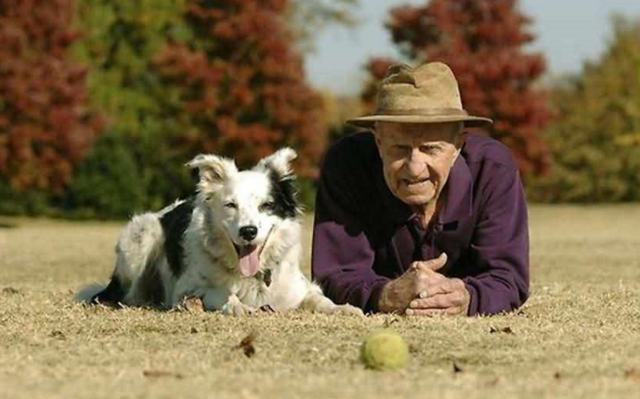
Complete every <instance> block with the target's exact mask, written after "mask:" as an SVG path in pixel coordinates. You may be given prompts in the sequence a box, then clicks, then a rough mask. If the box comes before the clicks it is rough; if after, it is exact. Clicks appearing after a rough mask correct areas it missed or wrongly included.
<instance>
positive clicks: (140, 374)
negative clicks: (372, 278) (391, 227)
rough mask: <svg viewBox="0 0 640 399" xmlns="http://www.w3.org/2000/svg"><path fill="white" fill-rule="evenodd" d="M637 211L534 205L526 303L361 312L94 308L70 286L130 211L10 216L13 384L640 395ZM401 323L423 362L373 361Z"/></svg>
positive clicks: (32, 394)
mask: <svg viewBox="0 0 640 399" xmlns="http://www.w3.org/2000/svg"><path fill="white" fill-rule="evenodd" d="M638 222H640V206H621V207H533V208H532V209H531V231H532V274H533V277H532V278H533V284H532V298H531V299H530V300H529V302H528V303H527V304H526V305H525V307H524V308H523V310H522V312H520V313H517V314H510V315H501V316H495V317H487V318H446V319H444V318H443V319H420V318H394V317H391V316H375V317H368V318H366V319H364V320H358V319H354V318H348V317H328V316H322V315H312V314H308V313H290V314H277V315H268V314H262V315H258V316H256V317H250V318H243V319H240V318H225V317H221V316H219V315H216V314H210V313H208V314H204V313H161V312H156V311H150V310H139V309H125V310H118V311H113V310H109V309H104V308H88V307H83V306H82V305H79V304H74V303H72V302H71V297H72V293H73V292H74V291H75V290H76V289H77V288H78V287H80V286H81V285H83V284H86V283H88V282H91V281H95V280H96V279H99V280H105V279H106V278H107V277H108V275H109V273H110V272H111V268H112V262H113V253H112V247H113V241H114V239H115V237H116V234H117V231H118V229H119V227H120V225H119V224H75V223H65V222H53V221H39V220H16V219H10V220H6V219H5V220H0V226H2V227H0V397H3V398H5V397H6V398H36V397H47V398H69V397H91V398H112V399H113V398H133V397H136V398H164V397H166V398H184V397H197V398H234V399H241V398H303V397H309V398H330V397H344V398H355V397H362V398H365V397H366V398H386V397H412V398H415V397H431V398H436V397H437V398H449V397H451V398H455V397H464V398H475V397H478V398H480V397H487V398H488V397H491V398H494V397H496V396H497V395H501V396H503V397H516V396H517V397H525V398H541V397H575V398H578V397H580V398H582V397H603V398H604V397H616V398H619V397H638V396H637V395H638V392H640V358H639V357H638V355H639V354H640V308H639V305H640V299H639V298H640V233H638V231H637V230H638V226H637V225H638ZM11 225H15V226H14V227H13V228H12V227H11ZM389 323H391V327H393V328H395V329H397V330H398V331H399V332H401V333H402V334H403V335H404V337H405V338H406V340H407V341H408V342H409V343H410V345H411V347H412V356H411V363H410V365H409V366H408V368H407V369H406V370H403V371H401V372H395V373H393V372H389V373H381V372H375V371H370V370H365V369H364V368H363V367H362V366H361V365H360V364H359V363H358V361H357V357H358V348H359V344H360V341H361V339H362V337H363V336H364V335H365V334H367V333H368V332H370V331H372V330H374V329H377V328H380V327H382V326H384V325H385V324H389ZM252 330H256V331H257V333H258V336H257V339H256V341H255V348H256V351H257V352H256V354H255V356H253V357H251V358H247V357H245V356H244V354H243V352H242V350H240V349H234V347H235V346H236V345H237V344H238V343H239V342H240V341H241V340H242V338H243V337H244V336H246V335H247V334H248V333H249V332H250V331H252ZM492 331H493V332H492ZM454 363H455V364H456V365H458V366H459V368H461V369H462V371H461V372H457V373H456V372H454V371H453V367H454V366H453V364H454Z"/></svg>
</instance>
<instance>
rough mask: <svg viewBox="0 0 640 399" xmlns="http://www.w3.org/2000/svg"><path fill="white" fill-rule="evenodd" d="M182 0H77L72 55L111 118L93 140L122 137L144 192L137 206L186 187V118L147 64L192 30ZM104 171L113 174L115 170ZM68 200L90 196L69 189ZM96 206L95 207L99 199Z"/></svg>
mask: <svg viewBox="0 0 640 399" xmlns="http://www.w3.org/2000/svg"><path fill="white" fill-rule="evenodd" d="M186 2H187V0H136V1H112V0H83V1H81V2H80V3H79V8H78V18H77V21H78V24H79V29H81V30H82V32H83V33H84V35H83V38H82V40H81V41H80V42H78V43H77V45H76V46H74V48H73V54H74V56H75V57H76V58H77V59H78V60H81V61H82V62H84V63H87V64H89V65H90V66H91V73H90V75H89V90H90V94H91V101H92V103H93V104H94V105H96V106H98V107H100V108H101V109H103V110H104V112H105V113H106V114H107V115H108V118H109V122H110V128H109V130H110V132H111V134H110V136H109V137H105V140H108V141H109V142H108V143H98V145H100V146H106V147H110V146H112V145H113V144H112V143H111V141H112V140H113V138H114V137H117V138H118V139H120V140H123V141H124V142H125V143H124V145H122V146H121V147H120V151H129V152H130V157H131V158H132V159H134V160H135V169H136V171H135V173H134V174H135V175H136V176H138V177H139V178H140V181H138V182H137V183H136V184H137V185H138V186H141V187H143V189H144V193H145V198H144V200H143V201H142V202H141V203H139V204H136V205H139V206H140V207H142V208H151V209H159V208H160V207H162V206H164V205H165V204H166V203H167V202H169V201H173V200H174V199H175V198H178V197H182V196H185V195H187V194H188V193H190V192H192V191H193V184H192V180H191V177H190V174H189V172H188V170H187V169H186V168H184V167H183V164H184V163H185V162H186V161H187V160H188V156H189V154H186V153H185V152H184V150H183V148H181V147H180V146H179V145H178V139H179V137H180V135H182V133H183V131H186V130H188V129H189V126H188V121H186V120H185V118H184V117H183V114H182V107H183V106H182V103H181V101H180V98H179V93H178V91H177V89H176V88H175V87H174V86H173V85H172V84H168V83H167V82H165V81H164V79H163V78H162V76H161V75H160V74H159V72H158V70H157V69H156V68H155V66H154V63H153V60H154V59H155V57H157V56H158V55H159V54H160V53H161V52H162V51H163V49H164V46H165V44H166V43H167V42H168V41H170V42H174V43H182V42H188V41H190V40H191V37H192V36H191V30H190V28H189V27H188V25H187V24H186V22H185V21H184V14H185V4H186ZM123 156H124V155H123ZM84 170H85V175H84V177H83V179H84V180H85V181H86V180H91V179H92V178H90V177H89V176H88V175H86V173H90V172H91V171H94V170H95V169H94V168H92V167H91V166H90V165H87V166H86V167H85V168H84ZM109 171H112V172H115V171H117V169H109ZM95 178H106V177H105V176H96V177H95ZM111 178H112V180H113V181H117V180H118V179H119V178H120V177H119V176H112V177H111ZM123 193H124V192H123ZM76 194H77V193H76ZM91 198H93V197H91ZM70 201H71V202H77V201H80V202H82V204H83V206H85V207H90V204H89V202H88V201H90V198H89V197H87V198H85V200H82V201H81V200H80V199H79V198H77V195H76V198H75V199H73V200H72V199H70ZM124 201H125V198H122V199H121V200H120V202H124ZM95 206H96V207H98V208H102V205H100V204H95ZM132 206H133V204H132Z"/></svg>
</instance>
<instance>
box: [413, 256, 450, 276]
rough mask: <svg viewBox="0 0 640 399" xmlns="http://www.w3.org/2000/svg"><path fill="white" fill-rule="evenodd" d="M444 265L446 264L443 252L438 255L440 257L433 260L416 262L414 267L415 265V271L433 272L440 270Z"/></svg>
mask: <svg viewBox="0 0 640 399" xmlns="http://www.w3.org/2000/svg"><path fill="white" fill-rule="evenodd" d="M446 263H447V254H446V253H444V252H443V253H441V254H440V256H438V257H437V258H435V259H429V260H427V261H423V262H416V263H415V265H416V269H428V270H432V271H434V272H435V271H437V270H439V269H440V268H442V266H444V265H445V264H446Z"/></svg>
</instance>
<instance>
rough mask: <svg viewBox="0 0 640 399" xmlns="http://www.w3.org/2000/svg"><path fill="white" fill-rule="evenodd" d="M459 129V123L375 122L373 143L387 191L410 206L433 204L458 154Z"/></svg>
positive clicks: (460, 140)
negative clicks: (380, 160)
mask: <svg viewBox="0 0 640 399" xmlns="http://www.w3.org/2000/svg"><path fill="white" fill-rule="evenodd" d="M461 132H462V124H461V123H451V122H450V123H433V124H417V123H388V122H378V123H376V128H375V136H376V143H377V145H378V150H379V152H380V157H381V158H382V163H383V169H384V178H385V181H386V182H387V185H388V186H389V189H390V190H391V192H392V193H393V194H394V195H395V196H396V197H398V198H399V199H400V200H401V201H402V202H404V203H406V204H408V205H410V206H411V207H413V208H417V209H422V208H424V207H426V206H429V205H430V204H433V203H434V201H435V200H437V198H438V196H439V195H440V192H441V191H442V188H443V187H444V185H445V183H446V182H447V179H448V177H449V172H450V170H451V167H452V166H453V163H454V162H455V160H456V158H457V156H458V152H459V147H460V144H461V142H462V139H461Z"/></svg>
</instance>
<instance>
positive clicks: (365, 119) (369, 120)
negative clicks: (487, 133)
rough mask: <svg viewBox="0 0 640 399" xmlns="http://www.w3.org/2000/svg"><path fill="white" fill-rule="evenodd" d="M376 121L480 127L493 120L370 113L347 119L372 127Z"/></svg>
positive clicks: (353, 122) (470, 117) (459, 116)
mask: <svg viewBox="0 0 640 399" xmlns="http://www.w3.org/2000/svg"><path fill="white" fill-rule="evenodd" d="M376 122H395V123H445V122H463V123H464V126H465V127H482V126H487V125H491V124H492V123H493V121H492V120H491V119H489V118H484V117H482V116H472V115H371V116H361V117H359V118H352V119H347V121H346V123H349V124H351V125H355V126H359V127H365V128H373V125H374V124H375V123H376Z"/></svg>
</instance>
